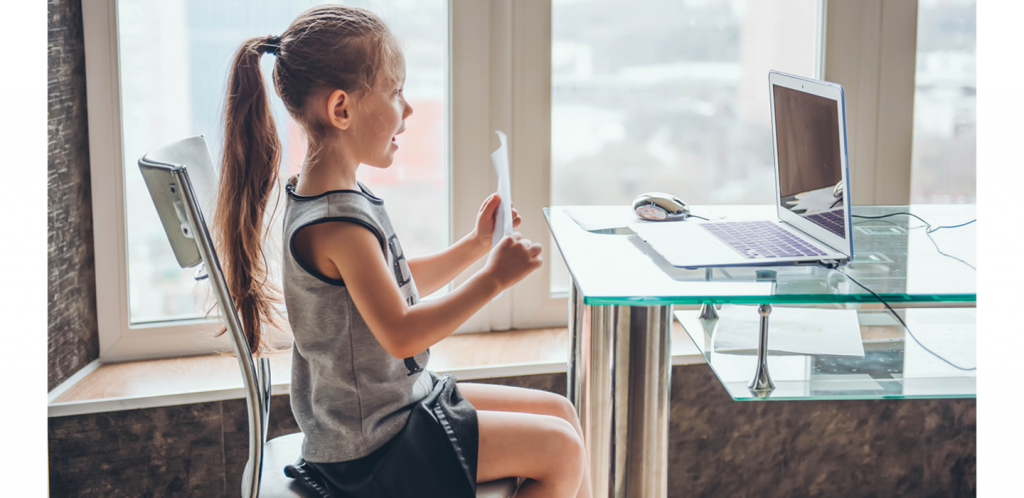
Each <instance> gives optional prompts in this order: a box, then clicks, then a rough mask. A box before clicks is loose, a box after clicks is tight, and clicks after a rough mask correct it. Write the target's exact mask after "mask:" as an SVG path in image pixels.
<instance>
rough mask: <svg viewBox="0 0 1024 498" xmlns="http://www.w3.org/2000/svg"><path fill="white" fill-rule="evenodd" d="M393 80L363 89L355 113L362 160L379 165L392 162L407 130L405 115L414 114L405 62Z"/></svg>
mask: <svg viewBox="0 0 1024 498" xmlns="http://www.w3.org/2000/svg"><path fill="white" fill-rule="evenodd" d="M397 76H398V77H397V78H395V80H393V81H384V82H381V83H379V84H378V85H377V87H376V88H374V89H372V90H369V91H367V92H365V93H363V94H362V95H361V96H360V98H358V99H357V101H356V106H355V108H356V109H354V110H355V111H356V112H355V113H354V114H355V116H353V118H355V119H353V125H354V127H353V131H354V132H355V133H354V134H355V135H356V136H355V137H354V138H355V143H356V144H358V148H359V152H360V153H359V162H361V163H363V164H367V165H370V166H374V167H377V168H387V167H388V166H391V163H392V161H394V159H395V151H397V150H398V142H397V138H396V137H397V136H398V135H399V134H401V133H402V132H403V131H405V119H406V118H408V117H409V116H410V115H412V106H410V105H409V103H408V102H406V101H405V96H404V95H403V94H402V86H403V85H404V84H405V62H404V61H403V62H402V67H401V69H400V70H399V74H398V75H397Z"/></svg>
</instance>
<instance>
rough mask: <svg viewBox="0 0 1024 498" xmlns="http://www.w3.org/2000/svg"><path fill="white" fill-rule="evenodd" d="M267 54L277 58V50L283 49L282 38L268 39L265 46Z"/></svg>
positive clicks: (272, 37) (273, 37)
mask: <svg viewBox="0 0 1024 498" xmlns="http://www.w3.org/2000/svg"><path fill="white" fill-rule="evenodd" d="M263 46H264V50H265V51H266V53H268V54H270V55H273V56H277V49H279V48H281V37H280V36H271V37H268V38H267V41H266V42H264V44H263Z"/></svg>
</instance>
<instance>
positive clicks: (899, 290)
mask: <svg viewBox="0 0 1024 498" xmlns="http://www.w3.org/2000/svg"><path fill="white" fill-rule="evenodd" d="M901 211H909V212H911V213H914V214H916V215H918V216H920V217H921V218H923V219H925V220H927V221H928V222H929V223H930V224H931V225H932V227H933V228H935V227H939V226H951V225H959V224H961V223H966V222H968V221H971V220H973V219H974V218H975V207H974V205H934V204H932V205H911V206H854V207H853V214H854V215H865V216H878V215H884V214H889V213H895V212H901ZM691 213H692V214H694V215H699V216H703V217H705V218H708V219H710V220H712V221H720V220H744V219H774V218H775V206H772V205H759V206H691ZM544 216H545V218H546V219H547V222H548V226H549V227H550V228H551V233H552V235H553V236H554V240H555V243H556V244H557V248H558V250H559V252H560V253H561V255H562V257H563V258H564V260H565V262H566V265H567V267H568V269H569V273H570V274H571V275H572V278H573V280H574V281H575V282H576V285H577V286H578V289H579V292H580V293H581V294H582V295H583V297H584V303H585V304H587V305H592V306H593V305H632V306H654V305H666V304H689V305H693V304H703V303H719V304H721V303H736V304H781V303H790V304H806V305H812V304H826V303H861V302H875V303H877V302H878V301H877V299H875V298H874V296H872V295H871V294H870V293H869V292H868V291H865V290H864V289H862V288H860V287H859V286H858V285H857V284H855V283H853V282H852V281H850V280H849V279H848V278H846V277H845V276H844V275H842V274H841V273H839V272H838V271H835V270H829V269H826V268H823V267H811V266H778V267H757V268H753V267H745V268H741V267H732V268H714V269H703V268H702V269H696V270H687V269H684V268H677V267H674V266H672V265H671V264H669V263H668V261H666V260H665V259H664V258H663V257H661V255H659V254H658V253H657V252H655V251H654V250H653V249H651V247H650V246H648V245H647V244H646V243H645V242H644V241H643V240H642V239H640V238H639V237H637V236H636V235H634V234H632V232H631V231H630V230H629V229H627V228H624V227H625V226H626V224H627V223H628V222H629V221H631V220H632V219H634V215H633V214H632V209H631V208H630V207H629V206H552V207H549V208H544ZM577 220H579V222H578V221H577ZM702 221H703V220H698V219H695V218H691V219H690V220H688V221H684V222H672V223H699V222H702ZM580 223H583V225H584V226H587V227H588V228H590V229H591V230H589V231H588V230H585V229H584V228H583V226H581V224H580ZM853 224H854V228H853V245H854V260H853V262H851V263H849V264H847V265H845V266H844V267H843V271H845V272H847V273H849V274H850V275H852V276H853V277H854V278H856V279H857V280H858V281H860V283H862V284H864V285H866V286H868V287H870V288H871V289H872V290H874V291H875V292H877V293H878V294H879V295H881V296H882V297H883V298H884V299H885V300H886V301H888V302H890V303H933V304H934V305H936V306H941V303H957V302H962V303H973V302H975V301H976V300H977V294H976V282H975V280H976V272H975V270H974V269H972V268H970V267H969V266H967V265H966V264H964V263H963V262H960V261H957V260H955V259H953V258H951V257H947V256H944V255H942V254H940V253H939V252H938V250H937V249H936V247H935V245H933V243H932V241H931V240H929V238H928V235H927V234H926V232H925V228H924V224H923V223H921V222H920V221H918V220H916V219H914V218H911V217H908V216H893V217H890V218H886V219H881V220H870V219H860V218H854V219H853ZM976 226H977V225H976V224H971V225H967V226H964V227H960V228H950V229H943V230H938V231H936V232H933V233H932V234H931V235H932V238H933V239H934V240H935V243H936V244H938V246H939V248H940V249H941V250H942V251H943V252H945V253H947V254H950V255H952V256H955V257H956V258H959V259H961V260H963V261H966V262H967V263H969V264H970V265H972V266H976V263H975V255H976V252H975V235H976V231H975V227H976ZM723 250H729V249H723ZM757 270H774V271H775V272H776V278H775V281H774V282H772V281H768V280H764V279H761V280H759V279H758V278H757V276H756V273H755V272H756V271H757Z"/></svg>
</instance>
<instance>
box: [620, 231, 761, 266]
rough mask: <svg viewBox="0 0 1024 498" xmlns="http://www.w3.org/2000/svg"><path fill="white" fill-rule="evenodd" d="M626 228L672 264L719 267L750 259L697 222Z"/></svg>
mask: <svg viewBox="0 0 1024 498" xmlns="http://www.w3.org/2000/svg"><path fill="white" fill-rule="evenodd" d="M629 228H630V230H633V232H635V233H636V234H637V235H638V236H639V237H640V238H641V239H643V240H644V242H646V243H647V244H648V245H650V246H651V247H652V248H654V250H655V251H658V253H660V254H661V255H662V256H664V257H665V259H666V260H668V262H669V263H671V264H672V266H683V267H700V266H718V265H724V264H739V263H746V262H749V261H750V260H749V259H747V258H745V257H743V256H742V255H740V254H739V253H738V252H736V251H735V250H734V249H733V248H731V247H729V246H727V245H726V244H725V243H724V242H722V241H720V240H718V239H717V238H715V237H714V236H713V235H711V234H709V233H708V232H707V231H706V230H704V229H703V228H701V227H700V226H699V225H698V224H697V223H692V222H674V223H635V224H630V225H629Z"/></svg>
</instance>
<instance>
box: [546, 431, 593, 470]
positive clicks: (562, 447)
mask: <svg viewBox="0 0 1024 498" xmlns="http://www.w3.org/2000/svg"><path fill="white" fill-rule="evenodd" d="M549 437H550V439H549V440H548V441H549V444H550V446H549V449H550V450H551V452H550V453H549V455H550V456H551V457H552V458H551V460H552V464H553V465H552V466H551V470H552V472H557V473H558V474H559V477H560V478H562V479H570V480H571V479H572V476H578V477H580V478H582V476H583V468H584V466H585V465H586V449H585V448H584V445H583V441H582V440H581V439H580V436H579V434H578V433H577V432H576V428H575V427H573V425H572V424H571V423H569V422H568V421H566V420H563V419H561V418H555V417H552V420H551V428H550V434H549Z"/></svg>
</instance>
